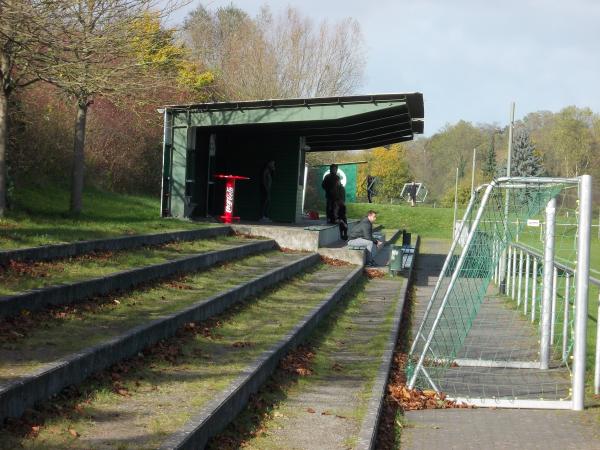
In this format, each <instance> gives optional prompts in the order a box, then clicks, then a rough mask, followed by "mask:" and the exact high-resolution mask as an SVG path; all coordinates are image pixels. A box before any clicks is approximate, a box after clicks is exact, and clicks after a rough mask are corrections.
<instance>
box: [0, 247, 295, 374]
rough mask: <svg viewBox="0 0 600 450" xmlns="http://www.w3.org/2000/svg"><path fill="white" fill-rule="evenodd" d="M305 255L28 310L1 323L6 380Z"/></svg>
mask: <svg viewBox="0 0 600 450" xmlns="http://www.w3.org/2000/svg"><path fill="white" fill-rule="evenodd" d="M302 256H304V255H302V254H287V253H281V252H276V251H272V252H268V253H266V254H262V255H257V256H252V257H249V258H245V259H242V260H239V261H236V262H232V263H227V264H223V265H221V266H218V267H215V268H211V269H209V270H206V271H202V272H198V273H195V274H188V275H185V276H179V277H174V278H171V279H170V280H167V281H161V282H157V283H153V284H150V285H148V286H146V287H143V288H140V289H136V290H133V291H131V292H129V293H126V294H122V295H113V296H105V297H99V298H95V299H91V300H89V301H87V302H84V303H82V304H78V305H67V306H63V307H56V308H52V309H49V310H47V311H45V312H40V313H26V314H24V315H22V316H20V317H18V318H14V319H9V320H5V321H2V322H0V362H1V363H2V364H0V382H3V381H4V382H6V381H9V380H10V379H14V378H15V377H17V376H22V375H24V374H27V373H30V372H32V371H33V370H35V369H37V368H39V367H41V366H43V365H44V364H46V363H49V362H51V361H55V360H57V359H59V358H61V357H64V356H66V355H68V354H70V353H73V352H75V351H78V350H81V349H83V348H87V347H90V346H92V345H95V344H98V343H100V342H103V341H106V340H109V339H110V338H112V337H115V336H118V335H119V334H121V333H123V332H125V331H127V330H128V329H130V328H133V327H134V326H136V325H139V324H141V323H145V322H149V321H152V320H155V319H158V318H160V317H162V316H165V315H167V314H170V313H173V312H176V311H179V310H181V309H183V308H185V307H187V306H190V305H192V304H193V303H197V302H198V301H201V300H202V299H204V298H209V297H211V296H212V295H214V294H216V293H218V292H221V291H225V290H227V289H229V288H231V287H234V286H237V285H240V284H243V283H245V282H247V281H249V280H251V279H253V278H256V277H258V276H260V275H262V274H264V273H266V272H268V271H269V270H272V269H274V268H278V267H281V266H283V265H286V264H289V263H290V262H292V261H294V260H297V259H299V258H300V257H302Z"/></svg>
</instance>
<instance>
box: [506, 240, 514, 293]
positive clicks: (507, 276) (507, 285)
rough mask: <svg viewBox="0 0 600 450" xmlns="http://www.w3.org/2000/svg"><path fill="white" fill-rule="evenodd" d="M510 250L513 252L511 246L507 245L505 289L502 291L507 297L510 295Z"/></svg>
mask: <svg viewBox="0 0 600 450" xmlns="http://www.w3.org/2000/svg"><path fill="white" fill-rule="evenodd" d="M512 252H513V248H512V247H511V246H510V245H509V247H508V252H507V258H506V278H505V279H506V290H505V291H504V294H505V295H506V296H507V297H508V296H509V295H510V282H511V276H510V269H511V263H512Z"/></svg>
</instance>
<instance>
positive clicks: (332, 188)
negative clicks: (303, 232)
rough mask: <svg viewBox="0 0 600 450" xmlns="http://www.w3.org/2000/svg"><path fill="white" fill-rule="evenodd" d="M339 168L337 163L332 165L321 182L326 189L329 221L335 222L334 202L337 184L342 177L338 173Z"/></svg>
mask: <svg viewBox="0 0 600 450" xmlns="http://www.w3.org/2000/svg"><path fill="white" fill-rule="evenodd" d="M337 169H338V166H337V164H332V165H330V166H329V173H328V174H327V175H325V178H323V182H322V183H321V187H322V188H323V189H324V190H325V200H326V201H327V206H326V214H327V223H335V219H334V217H333V202H334V200H335V196H336V189H337V188H336V186H337V183H338V182H339V180H340V177H339V176H338V174H337Z"/></svg>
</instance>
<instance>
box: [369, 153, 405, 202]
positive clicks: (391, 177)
mask: <svg viewBox="0 0 600 450" xmlns="http://www.w3.org/2000/svg"><path fill="white" fill-rule="evenodd" d="M367 174H369V175H373V176H375V177H377V195H378V197H377V200H394V199H399V198H400V193H401V192H402V187H403V186H404V184H405V183H408V182H409V181H411V173H410V169H409V167H408V162H407V158H406V147H405V146H404V145H402V144H392V145H391V146H390V148H389V149H387V148H384V147H377V148H374V149H372V150H370V151H369V152H368V155H367V164H361V165H360V167H359V172H358V179H359V180H364V179H366V178H367ZM357 193H358V195H360V196H366V192H365V185H364V184H359V186H358V190H357Z"/></svg>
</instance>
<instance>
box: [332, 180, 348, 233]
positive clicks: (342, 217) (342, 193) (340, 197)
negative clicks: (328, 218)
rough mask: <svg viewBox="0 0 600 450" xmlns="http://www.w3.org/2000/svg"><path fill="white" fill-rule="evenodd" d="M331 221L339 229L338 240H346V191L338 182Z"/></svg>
mask: <svg viewBox="0 0 600 450" xmlns="http://www.w3.org/2000/svg"><path fill="white" fill-rule="evenodd" d="M332 209H333V220H334V221H335V222H336V223H337V224H338V226H339V228H340V239H342V240H344V241H347V240H348V218H347V217H346V189H344V186H342V182H341V181H340V180H339V178H338V181H337V184H336V189H335V198H334V200H333V208H332Z"/></svg>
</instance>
